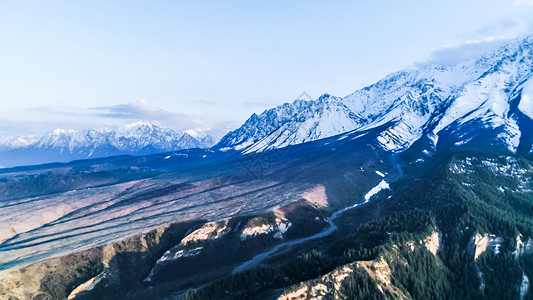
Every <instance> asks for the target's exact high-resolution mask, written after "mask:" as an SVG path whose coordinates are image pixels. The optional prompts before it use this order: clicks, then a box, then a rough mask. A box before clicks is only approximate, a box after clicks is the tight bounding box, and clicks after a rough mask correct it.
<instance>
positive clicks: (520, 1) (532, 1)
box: [513, 0, 533, 6]
mask: <svg viewBox="0 0 533 300" xmlns="http://www.w3.org/2000/svg"><path fill="white" fill-rule="evenodd" d="M513 5H515V6H517V5H527V6H532V5H533V0H516V1H515V2H514V3H513Z"/></svg>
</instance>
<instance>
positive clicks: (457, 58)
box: [417, 36, 510, 66]
mask: <svg viewBox="0 0 533 300" xmlns="http://www.w3.org/2000/svg"><path fill="white" fill-rule="evenodd" d="M509 41H510V39H509V38H507V37H506V36H492V37H488V38H486V39H483V40H469V41H467V42H466V43H464V44H462V45H460V46H457V47H443V48H440V49H436V50H434V51H433V52H432V53H431V55H430V56H429V58H428V59H427V60H426V61H423V62H418V63H417V65H425V64H438V65H444V66H447V65H454V64H457V63H459V62H462V61H466V60H469V59H472V58H476V57H479V56H480V55H483V54H484V53H486V52H489V51H492V50H496V49H498V48H499V47H501V46H503V45H505V44H506V43H508V42H509Z"/></svg>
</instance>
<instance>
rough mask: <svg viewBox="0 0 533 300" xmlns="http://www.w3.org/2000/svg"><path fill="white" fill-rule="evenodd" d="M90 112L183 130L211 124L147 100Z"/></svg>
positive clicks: (96, 108) (103, 107) (93, 109)
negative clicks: (156, 122) (161, 124)
mask: <svg viewBox="0 0 533 300" xmlns="http://www.w3.org/2000/svg"><path fill="white" fill-rule="evenodd" d="M89 110H91V111H93V112H95V114H96V116H98V117H103V118H114V119H128V120H153V121H160V122H162V123H163V124H167V125H168V126H172V127H178V128H181V129H189V128H199V127H205V126H207V127H208V126H209V125H210V123H211V122H210V120H207V119H204V118H200V117H197V116H193V115H188V114H183V113H178V112H174V111H170V110H165V109H162V108H159V107H156V106H153V105H151V104H150V103H148V101H147V100H145V99H141V100H139V101H135V102H129V103H125V104H117V105H112V106H102V107H93V108H90V109H89Z"/></svg>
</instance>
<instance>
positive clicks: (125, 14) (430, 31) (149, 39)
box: [0, 0, 533, 139]
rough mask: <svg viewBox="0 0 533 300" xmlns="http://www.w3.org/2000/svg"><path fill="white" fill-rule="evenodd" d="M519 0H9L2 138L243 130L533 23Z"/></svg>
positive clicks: (457, 56)
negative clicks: (289, 105)
mask: <svg viewBox="0 0 533 300" xmlns="http://www.w3.org/2000/svg"><path fill="white" fill-rule="evenodd" d="M532 4H533V2H532V1H529V0H527V1H526V0H518V1H501V0H500V1H495V0H489V1H480V0H476V1H468V2H465V1H458V0H454V1H442V2H440V3H434V2H418V1H417V2H415V1H403V2H387V3H385V2H380V1H377V2H376V1H374V2H371V3H370V2H367V1H329V2H321V1H291V2H290V3H289V2H287V1H279V0H278V1H269V2H264V3H263V2H256V1H253V2H252V1H248V2H246V1H224V2H217V1H203V2H201V3H199V2H185V1H150V2H146V1H113V2H109V1H46V2H44V1H24V2H20V1H4V2H2V4H0V41H1V45H2V46H1V47H0V101H1V104H2V114H1V115H0V139H5V138H9V137H14V136H27V135H40V134H44V133H45V132H47V131H51V130H53V129H55V128H67V129H77V130H80V129H89V128H102V127H119V126H123V125H125V124H129V123H133V122H135V121H138V120H145V121H159V122H160V123H162V124H163V125H165V126H167V127H169V128H173V129H179V130H188V129H207V128H224V129H229V128H236V127H238V126H239V125H240V124H242V123H243V122H244V121H245V120H246V119H247V118H248V117H249V116H250V115H251V114H252V113H261V112H262V111H264V110H265V109H268V108H272V107H274V106H276V105H279V104H282V103H284V102H289V101H293V100H294V99H295V98H297V97H298V96H299V95H300V94H301V93H302V92H304V91H305V92H306V93H307V94H309V95H310V96H311V97H313V98H318V97H319V96H320V95H321V94H324V93H329V94H332V95H336V96H345V95H347V94H350V93H352V92H354V91H356V90H357V89H360V88H362V87H364V86H366V85H369V84H372V83H374V82H376V81H378V80H379V79H381V78H383V77H384V76H386V75H387V74H389V73H392V72H396V71H399V70H401V69H404V68H409V67H416V66H418V65H421V64H428V63H437V64H453V63H456V62H458V61H460V60H464V59H468V58H470V57H473V56H475V55H479V54H481V53H483V52H484V51H488V50H492V49H496V48H497V47H499V46H501V45H503V44H504V43H506V42H508V41H509V40H510V39H515V38H520V37H523V36H525V35H529V34H533V5H532Z"/></svg>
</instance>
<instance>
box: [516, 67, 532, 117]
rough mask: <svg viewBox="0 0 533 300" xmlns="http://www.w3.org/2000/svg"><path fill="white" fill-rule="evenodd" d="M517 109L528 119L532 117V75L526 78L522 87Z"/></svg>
mask: <svg viewBox="0 0 533 300" xmlns="http://www.w3.org/2000/svg"><path fill="white" fill-rule="evenodd" d="M518 109H519V110H520V111H521V112H522V113H523V114H524V115H526V116H528V117H529V118H530V119H533V77H531V78H530V79H528V81H527V82H526V83H525V84H524V86H523V89H522V98H521V99H520V103H519V104H518Z"/></svg>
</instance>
